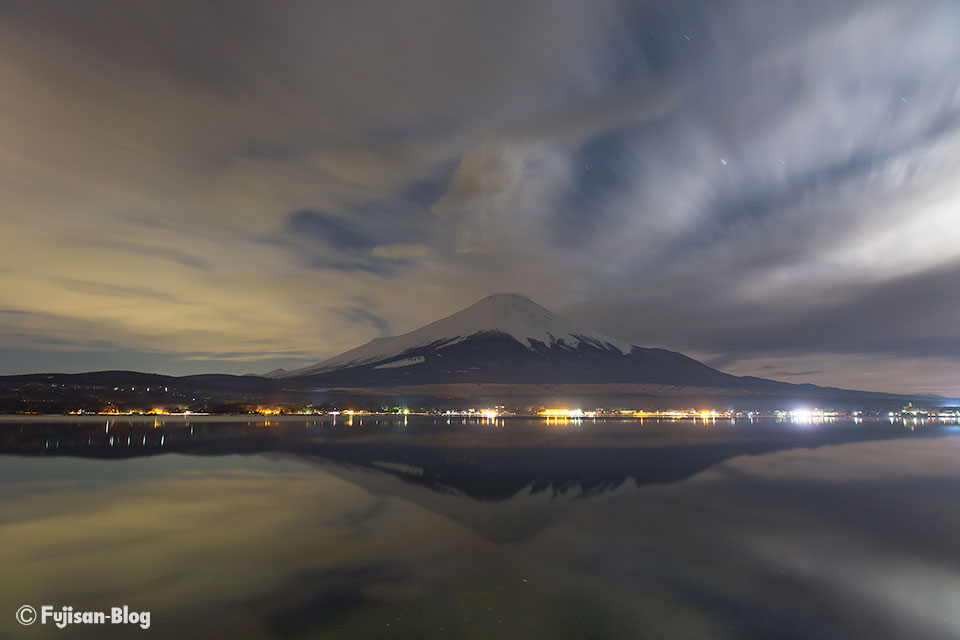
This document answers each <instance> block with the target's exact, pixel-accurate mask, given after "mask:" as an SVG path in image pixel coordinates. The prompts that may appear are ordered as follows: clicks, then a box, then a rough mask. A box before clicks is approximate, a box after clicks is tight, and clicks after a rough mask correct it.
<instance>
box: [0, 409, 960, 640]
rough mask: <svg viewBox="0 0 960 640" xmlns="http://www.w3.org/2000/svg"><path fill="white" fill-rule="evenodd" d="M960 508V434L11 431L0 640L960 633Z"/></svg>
mask: <svg viewBox="0 0 960 640" xmlns="http://www.w3.org/2000/svg"><path fill="white" fill-rule="evenodd" d="M958 501H960V425H958V424H957V423H956V421H939V420H908V421H902V420H895V421H893V420H886V419H883V420H863V421H849V420H835V421H824V422H801V423H796V422H789V421H786V422H778V421H775V420H755V421H749V420H736V421H732V420H723V419H716V420H707V421H703V420H697V421H669V420H660V421H658V420H644V421H640V420H586V419H585V420H573V421H551V422H547V421H545V420H541V419H520V418H515V419H499V420H494V421H482V420H475V419H461V418H451V419H449V420H448V419H447V418H443V417H424V416H408V417H403V416H399V417H385V416H380V417H375V416H364V417H362V418H361V417H360V416H354V417H352V418H349V419H348V418H346V417H345V416H339V417H337V418H332V417H330V416H315V417H314V416H310V417H306V418H304V417H299V418H292V417H284V418H270V419H267V418H262V417H258V418H257V419H248V418H247V417H236V416H234V417H216V418H214V417H187V418H185V417H162V418H156V419H154V418H129V417H115V418H114V417H111V418H106V417H90V418H73V417H63V418H49V417H46V418H32V417H21V418H15V417H11V418H4V419H2V420H0V567H3V580H2V583H0V638H20V637H36V638H43V637H68V636H69V637H80V638H88V637H89V638H102V637H139V635H140V634H145V636H151V637H159V638H167V637H170V638H173V637H177V638H183V637H219V636H225V637H236V638H301V637H302V638H309V637H320V638H385V637H386V638H389V637H396V638H490V637H504V638H520V637H533V638H539V637H543V638H640V637H650V638H743V637H751V638H811V637H823V638H861V637H862V638H957V637H960V535H958V534H960V509H957V504H958V503H960V502H958ZM23 605H30V606H32V607H34V608H35V609H36V610H37V611H40V610H41V608H42V606H43V605H49V606H51V607H53V609H54V610H55V611H60V610H61V609H62V607H64V606H72V607H73V611H78V612H79V611H88V612H90V611H106V612H109V611H110V609H111V608H112V607H123V606H125V605H126V606H127V607H129V610H130V611H132V612H142V611H148V612H150V614H149V615H150V618H149V628H148V629H147V630H146V631H143V630H141V629H140V627H139V626H138V625H136V624H133V623H129V624H126V625H124V624H116V625H114V624H109V623H107V624H99V625H82V624H72V625H70V626H69V627H68V628H67V629H65V630H61V629H59V628H57V627H56V626H54V625H53V623H52V622H48V623H47V624H41V622H39V621H38V622H36V623H34V624H32V625H30V626H29V627H24V626H21V625H20V624H19V623H18V622H17V619H16V617H15V614H16V613H17V611H18V610H19V608H20V607H21V606H23ZM108 615H109V614H108Z"/></svg>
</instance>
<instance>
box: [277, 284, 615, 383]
mask: <svg viewBox="0 0 960 640" xmlns="http://www.w3.org/2000/svg"><path fill="white" fill-rule="evenodd" d="M492 332H496V333H501V334H503V335H506V336H509V337H511V338H513V339H514V340H516V341H517V342H519V343H521V344H522V345H524V346H525V347H527V348H528V349H531V350H532V349H533V347H534V344H533V343H534V341H536V342H541V343H543V344H545V345H547V346H561V347H566V348H570V349H576V348H577V347H579V346H580V344H581V343H585V344H588V345H591V346H593V347H596V348H599V349H606V350H616V351H619V352H620V353H621V354H622V355H628V354H630V352H631V351H632V350H633V345H630V344H628V343H626V342H623V341H620V340H614V339H613V338H609V337H607V336H605V335H603V334H601V333H598V332H596V331H593V330H592V329H587V328H585V327H580V326H578V325H576V324H574V323H572V322H570V321H569V320H567V319H566V318H564V317H562V316H559V315H557V314H555V313H553V312H552V311H549V310H548V309H545V308H543V307H541V306H540V305H538V304H537V303H535V302H533V301H532V300H530V299H529V298H527V297H526V296H523V295H520V294H516V293H498V294H494V295H492V296H488V297H486V298H484V299H483V300H480V301H479V302H477V303H476V304H474V305H472V306H469V307H467V308H466V309H463V310H462V311H458V312H457V313H454V314H453V315H451V316H447V317H446V318H442V319H440V320H437V321H436V322H431V323H430V324H428V325H426V326H423V327H421V328H419V329H416V330H415V331H411V332H410V333H405V334H403V335H400V336H394V337H390V338H376V339H375V340H371V341H370V342H368V343H367V344H365V345H362V346H359V347H357V348H355V349H351V350H350V351H346V352H344V353H342V354H340V355H338V356H334V357H333V358H330V359H329V360H325V361H323V362H321V363H319V364H316V365H312V366H309V367H305V368H303V369H296V370H292V371H277V372H271V373H270V374H267V375H268V376H269V377H276V378H294V377H298V376H305V375H311V374H315V373H322V372H326V371H332V370H335V369H342V368H345V367H353V366H359V365H365V364H375V363H379V362H383V361H385V360H389V359H391V358H396V357H398V356H401V355H403V354H405V353H407V352H408V351H411V350H413V349H418V348H421V347H426V346H432V347H433V348H440V347H445V346H449V345H452V344H456V343H457V342H461V341H463V340H465V339H467V338H469V337H470V336H474V335H477V334H481V333H492ZM419 362H422V360H420V361H419ZM413 364H416V363H415V362H410V363H405V364H404V365H402V366H411V365H413ZM396 366H401V365H399V364H398V365H396Z"/></svg>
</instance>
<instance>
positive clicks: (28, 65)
mask: <svg viewBox="0 0 960 640" xmlns="http://www.w3.org/2000/svg"><path fill="white" fill-rule="evenodd" d="M958 33H960V5H958V4H957V3H955V2H952V1H950V0H941V1H937V0H916V1H911V2H905V1H903V2H883V1H879V0H878V1H871V2H862V1H856V2H854V1H846V0H839V1H838V0H831V1H826V0H822V1H817V0H814V1H800V0H797V1H792V2H788V1H777V2H764V1H761V0H752V1H736V0H730V1H723V2H710V3H707V2H695V1H692V0H645V1H638V2H629V1H627V0H623V1H618V0H603V1H597V2H590V3H585V2H579V1H576V0H525V1H524V2H514V1H510V2H507V1H505V0H503V1H492V2H483V3H474V2H457V1H451V0H410V1H408V2H403V3H386V4H385V3H382V2H374V1H372V0H351V1H349V2H339V1H338V2H324V3H316V2H302V3H300V2H288V3H283V4H282V5H280V4H277V3H268V2H204V3H197V2H142V3H136V4H129V3H122V4H108V3H75V2H44V3H26V2H14V3H4V4H3V5H0V86H2V87H3V92H2V95H0V220H2V222H3V226H2V229H3V232H2V234H0V374H8V373H21V372H31V371H52V370H56V371H83V370H91V369H108V368H130V369H139V370H149V371H159V372H164V373H178V374H180V373H195V372H205V371H226V372H235V373H243V372H248V371H266V370H269V369H272V368H275V367H278V366H283V367H286V368H294V367H300V366H304V365H306V364H309V363H312V362H315V361H318V360H320V359H323V358H325V357H328V356H331V355H335V354H336V353H339V352H341V351H344V350H346V349H348V348H351V347H353V346H356V345H357V344H360V343H362V342H365V341H367V340H370V339H372V338H374V337H378V336H382V335H389V334H396V333H401V332H404V331H409V330H411V329H414V328H416V327H418V326H420V325H422V324H425V323H427V322H430V321H432V320H435V319H437V318H439V317H441V316H444V315H447V314H449V313H452V312H454V311H457V310H458V309H460V308H462V307H465V306H467V305H469V304H471V303H473V302H475V301H476V300H478V299H479V298H482V297H484V296H486V295H488V294H490V293H492V292H495V291H504V290H506V291H520V292H523V293H525V294H527V295H529V296H530V297H531V298H533V299H534V300H535V301H537V302H538V303H540V304H542V305H544V306H546V307H548V308H550V309H552V310H554V311H556V312H558V313H561V314H563V315H566V316H568V317H570V318H571V319H573V320H574V321H576V322H578V323H580V324H584V325H587V326H592V327H594V328H596V329H597V330H599V331H602V332H604V333H607V334H609V335H612V336H614V337H618V338H623V339H626V340H629V341H631V342H634V343H637V344H642V345H646V346H660V347H666V348H671V349H676V350H680V351H683V352H685V353H688V354H690V355H692V356H694V357H698V358H700V359H702V360H704V361H705V362H707V363H708V364H712V365H714V366H718V367H720V368H723V369H724V370H727V371H730V372H732V373H741V374H752V375H760V376H764V377H771V378H777V379H781V380H787V381H791V382H800V381H809V382H814V383H819V384H829V385H835V386H844V387H856V388H864V389H874V390H890V391H930V392H938V393H944V394H952V395H958V396H960V302H958V300H960V297H958V294H960V223H958V217H960V186H958V185H960V38H957V34H958Z"/></svg>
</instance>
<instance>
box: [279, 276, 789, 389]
mask: <svg viewBox="0 0 960 640" xmlns="http://www.w3.org/2000/svg"><path fill="white" fill-rule="evenodd" d="M266 377H270V378H274V379H281V380H291V381H292V379H297V380H298V381H305V379H309V381H310V382H311V384H315V385H317V386H330V385H332V386H349V387H390V386H398V385H402V386H408V385H425V384H443V383H505V384H597V383H634V384H636V383H644V384H658V385H680V386H699V387H735V386H740V385H742V384H744V383H745V382H746V381H748V380H749V381H752V382H754V383H756V382H758V381H759V379H757V378H751V379H745V378H740V377H737V376H732V375H729V374H726V373H723V372H721V371H717V370H716V369H712V368H710V367H708V366H706V365H705V364H703V363H700V362H697V361H696V360H694V359H692V358H689V357H687V356H685V355H683V354H681V353H677V352H674V351H668V350H666V349H651V348H644V347H640V346H637V345H632V344H629V343H627V342H624V341H622V340H617V339H615V338H611V337H608V336H605V335H603V334H602V333H599V332H598V331H594V330H593V329H589V328H586V327H582V326H579V325H577V324H576V323H574V322H571V321H570V320H568V319H566V318H564V317H562V316H560V315H558V314H556V313H553V312H552V311H550V310H548V309H545V308H544V307H542V306H540V305H538V304H537V303H535V302H533V301H532V300H530V299H529V298H527V297H526V296H523V295H520V294H515V293H500V294H494V295H492V296H488V297H486V298H484V299H482V300H480V301H479V302H477V303H475V304H473V305H472V306H470V307H467V308H466V309H463V310H461V311H458V312H457V313H454V314H453V315H450V316H447V317H446V318H442V319H440V320H437V321H436V322H432V323H430V324H428V325H426V326H423V327H421V328H419V329H416V330H414V331H411V332H410V333H405V334H403V335H399V336H394V337H389V338H377V339H375V340H372V341H370V342H368V343H367V344H364V345H362V346H359V347H357V348H355V349H351V350H350V351H346V352H345V353H342V354H340V355H338V356H334V357H333V358H330V359H328V360H324V361H323V362H320V363H317V364H315V365H311V366H309V367H304V368H302V369H296V370H293V371H285V370H282V369H278V370H276V371H271V372H270V373H268V374H266ZM760 382H767V381H760ZM771 382H772V381H771ZM773 384H781V383H773Z"/></svg>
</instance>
